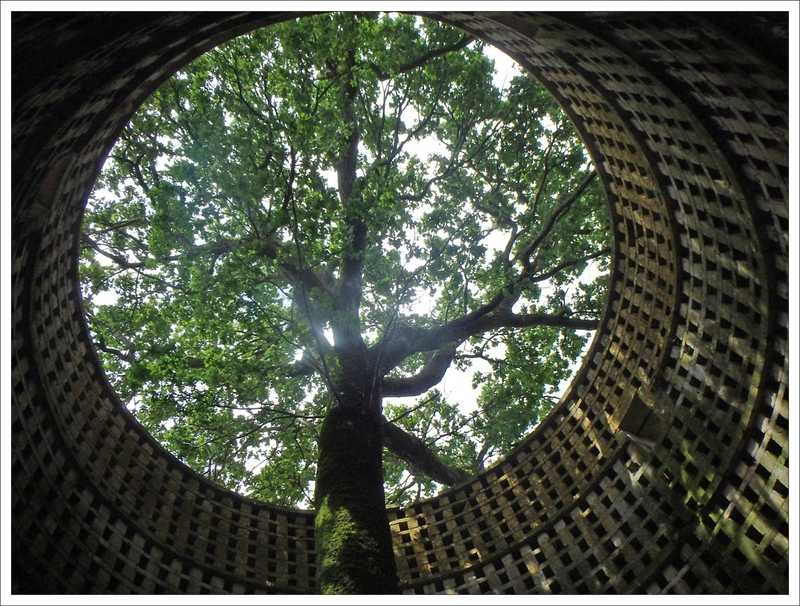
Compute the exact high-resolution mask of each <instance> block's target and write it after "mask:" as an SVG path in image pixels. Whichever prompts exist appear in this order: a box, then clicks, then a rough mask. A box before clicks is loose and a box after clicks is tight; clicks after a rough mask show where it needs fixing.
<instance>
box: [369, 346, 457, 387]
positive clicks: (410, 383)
mask: <svg viewBox="0 0 800 606" xmlns="http://www.w3.org/2000/svg"><path fill="white" fill-rule="evenodd" d="M455 353H456V348H455V347H449V348H447V349H443V350H441V351H439V352H437V353H436V354H434V355H433V357H431V359H430V360H428V362H427V363H426V364H425V366H423V367H422V370H420V371H419V372H418V373H417V374H415V375H413V376H411V377H385V378H384V379H383V386H382V389H381V394H382V395H383V397H384V398H402V397H409V396H418V395H420V394H422V393H425V392H426V391H428V390H429V389H430V388H431V387H433V386H434V385H436V384H438V383H439V381H441V380H442V378H443V377H444V374H445V373H446V372H447V369H448V368H450V363H451V362H452V361H453V359H454V357H455Z"/></svg>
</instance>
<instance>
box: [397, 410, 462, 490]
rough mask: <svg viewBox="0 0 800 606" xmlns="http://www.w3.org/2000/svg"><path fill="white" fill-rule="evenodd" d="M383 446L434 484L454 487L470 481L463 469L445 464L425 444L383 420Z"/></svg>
mask: <svg viewBox="0 0 800 606" xmlns="http://www.w3.org/2000/svg"><path fill="white" fill-rule="evenodd" d="M383 422H384V423H383V444H384V446H386V448H388V449H389V450H390V451H391V452H392V453H393V454H395V455H397V456H398V457H400V458H401V459H402V460H403V461H405V462H406V464H408V468H409V471H410V472H411V473H413V474H414V475H420V474H422V475H425V476H427V477H429V478H430V479H432V480H433V481H434V482H439V483H440V484H444V485H445V486H452V485H454V484H458V483H459V482H463V481H465V480H468V479H469V477H470V474H469V473H468V472H466V471H464V470H463V469H459V468H457V467H452V466H450V465H447V464H446V463H444V462H443V461H442V460H441V459H440V458H439V457H438V456H437V455H436V453H434V452H433V451H432V450H431V449H430V447H428V445H427V444H425V442H423V441H422V440H420V439H419V438H418V437H416V436H413V435H411V434H409V433H406V432H405V431H403V430H402V429H401V428H400V427H398V426H397V425H394V424H393V423H389V422H388V421H387V420H386V417H384V419H383Z"/></svg>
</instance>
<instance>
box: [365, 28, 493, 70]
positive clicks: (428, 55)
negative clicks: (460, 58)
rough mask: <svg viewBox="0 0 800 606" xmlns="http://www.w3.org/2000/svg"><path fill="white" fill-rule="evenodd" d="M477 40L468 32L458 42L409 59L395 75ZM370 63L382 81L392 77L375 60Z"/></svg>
mask: <svg viewBox="0 0 800 606" xmlns="http://www.w3.org/2000/svg"><path fill="white" fill-rule="evenodd" d="M475 40H477V38H475V36H470V35H469V34H467V35H465V36H464V37H463V38H461V40H459V41H458V42H455V43H453V44H448V45H446V46H442V47H440V48H434V49H432V50H429V51H428V52H427V53H424V54H423V55H421V56H419V57H417V58H416V59H414V60H413V61H409V62H408V63H406V64H405V65H401V66H400V67H399V68H398V69H397V70H396V71H395V73H394V75H395V76H398V75H400V74H405V73H408V72H410V71H411V70H413V69H416V68H418V67H422V66H423V65H425V63H427V62H428V61H430V60H431V59H434V58H436V57H441V56H442V55H446V54H447V53H452V52H454V51H458V50H461V49H462V48H466V47H467V46H469V45H470V44H471V43H472V42H474V41H475ZM368 65H369V67H370V69H372V71H373V72H375V75H376V76H377V77H378V80H380V81H381V82H383V81H385V80H388V79H389V78H391V77H392V76H391V75H389V74H387V73H386V72H384V71H383V70H382V69H381V68H380V66H378V65H377V64H376V63H375V62H374V61H370V62H369V63H368Z"/></svg>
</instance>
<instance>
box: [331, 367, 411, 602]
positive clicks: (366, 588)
mask: <svg viewBox="0 0 800 606" xmlns="http://www.w3.org/2000/svg"><path fill="white" fill-rule="evenodd" d="M348 374H351V375H352V374H353V373H352V372H351V373H348ZM356 374H358V373H356ZM349 379H350V380H349V381H348V380H346V381H344V382H343V383H344V385H343V386H342V387H341V388H339V389H335V392H336V393H335V395H334V404H333V406H332V407H331V409H330V410H329V412H328V413H327V415H326V417H325V420H324V422H323V424H322V429H321V432H320V439H319V461H318V468H317V469H318V470H317V483H316V508H317V517H316V530H315V543H316V550H317V575H316V578H317V591H318V592H319V593H323V594H388V593H397V592H398V581H397V570H396V565H395V559H394V552H393V549H392V538H391V533H390V531H389V520H388V517H387V515H386V505H385V497H384V489H383V460H382V457H383V438H382V431H381V423H382V417H381V412H380V393H379V389H376V386H375V384H374V381H371V379H370V378H369V377H357V378H352V377H350V378H349ZM340 385H342V383H340Z"/></svg>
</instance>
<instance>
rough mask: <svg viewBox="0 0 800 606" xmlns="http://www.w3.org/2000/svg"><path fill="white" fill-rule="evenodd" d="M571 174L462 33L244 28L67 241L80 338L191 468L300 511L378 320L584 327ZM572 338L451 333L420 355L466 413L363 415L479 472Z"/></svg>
mask: <svg viewBox="0 0 800 606" xmlns="http://www.w3.org/2000/svg"><path fill="white" fill-rule="evenodd" d="M590 175H591V166H590V163H589V162H588V160H587V158H586V156H585V153H584V152H583V148H582V147H581V145H580V142H579V140H578V137H577V134H576V133H575V131H574V130H573V128H572V126H571V124H570V123H569V121H568V120H567V119H566V117H565V116H564V114H563V113H562V112H561V110H560V109H559V107H558V106H557V104H556V102H555V101H554V100H553V98H552V97H550V96H549V95H548V94H547V93H546V91H545V90H544V89H543V88H542V87H541V85H540V84H538V83H537V82H536V81H535V80H534V79H533V78H531V77H529V76H526V75H520V76H517V77H515V78H514V79H513V80H512V81H511V83H510V85H509V86H508V87H507V88H506V89H499V88H497V87H496V86H495V84H494V83H493V62H492V60H491V59H489V58H488V57H487V56H486V54H485V52H484V47H483V45H482V43H480V42H479V41H476V40H472V39H470V38H468V37H465V34H464V33H463V32H461V31H459V30H455V29H453V28H450V27H448V26H444V25H442V24H439V23H436V22H432V21H427V20H421V19H419V18H417V17H413V16H409V15H385V14H381V15H378V14H367V13H335V14H330V15H316V16H310V17H306V18H303V19H300V20H296V21H290V22H286V23H283V24H280V25H276V26H273V27H270V28H268V29H263V30H256V31H254V32H252V33H250V34H248V35H246V36H240V37H238V38H236V39H234V40H232V41H231V42H229V43H227V44H225V45H222V46H220V47H218V48H217V49H214V50H213V51H211V52H209V53H207V54H206V55H203V56H202V57H200V58H198V59H197V60H196V61H194V62H193V63H191V64H190V65H188V66H186V67H185V68H184V69H182V70H181V71H180V72H179V73H177V74H176V75H175V76H174V77H173V78H171V79H170V80H169V81H167V82H166V83H165V84H164V85H163V86H161V88H160V89H159V90H158V91H157V92H156V93H155V94H154V95H153V96H152V97H151V98H150V99H149V100H148V101H147V102H146V103H145V104H144V105H143V106H142V108H141V109H140V111H139V112H138V113H137V114H136V115H135V116H134V118H133V119H132V120H131V122H130V124H129V125H128V126H127V127H126V128H125V130H124V132H123V134H122V136H121V138H120V140H119V141H118V142H117V144H116V146H115V147H114V149H113V150H112V152H111V155H110V157H109V159H108V161H107V162H106V166H105V167H104V170H103V172H102V174H101V175H100V177H99V179H98V182H97V185H96V188H95V190H94V192H93V193H92V196H91V199H90V203H89V206H88V208H87V214H86V221H85V225H84V255H83V258H82V260H81V272H82V281H83V288H84V296H85V298H86V301H87V306H86V308H87V310H88V320H89V324H90V327H91V330H92V332H93V335H94V339H95V343H96V344H97V346H98V349H99V351H100V354H101V356H102V357H103V361H104V365H105V368H106V372H107V374H108V375H109V378H110V379H111V381H112V383H113V384H114V385H115V386H116V388H117V390H118V392H119V394H120V396H121V397H122V399H123V400H124V401H125V402H127V403H128V406H129V407H130V408H131V409H132V410H133V411H134V412H135V414H136V415H137V418H138V419H139V420H140V421H141V422H142V423H143V424H144V425H145V427H147V428H148V430H149V431H150V432H151V433H152V434H153V435H154V436H155V437H156V438H158V439H159V440H161V441H162V442H163V443H164V444H165V446H166V447H167V448H169V449H170V450H171V451H172V452H174V453H175V454H176V455H177V456H179V457H180V458H181V459H183V460H184V461H186V462H187V464H189V465H190V466H192V467H193V468H195V469H196V470H197V471H199V472H200V473H204V474H206V475H208V476H209V477H210V478H212V479H214V480H215V481H217V482H219V483H221V484H224V485H226V486H229V487H231V488H233V489H236V490H240V491H242V492H245V493H248V494H252V495H253V496H255V497H257V498H262V499H266V500H269V501H272V502H277V503H280V504H284V505H295V504H298V503H302V502H305V503H308V502H309V499H310V496H311V494H310V493H311V491H312V490H313V479H314V476H315V465H316V463H315V461H316V457H317V454H318V453H317V443H316V441H317V437H318V436H317V426H318V423H319V421H320V420H321V419H322V418H323V417H324V415H325V413H326V411H327V406H328V398H327V392H328V391H330V390H332V389H334V385H333V383H334V377H335V373H334V370H335V369H336V368H340V369H341V368H344V369H345V371H346V370H347V368H346V367H347V365H346V364H343V363H342V360H344V358H343V357H342V356H343V355H344V353H347V352H350V351H351V350H352V348H353V347H355V346H357V347H363V348H364V350H365V351H367V353H368V354H369V355H373V354H374V356H373V357H374V359H376V360H379V359H381V358H380V354H381V353H383V352H388V351H390V348H391V347H392V346H394V344H395V342H396V340H397V335H398V332H397V331H398V327H401V326H412V327H414V328H415V329H416V330H428V331H433V330H435V329H436V327H441V326H446V325H447V324H448V323H449V322H452V321H453V320H456V319H458V318H463V317H466V316H469V314H473V313H475V312H477V311H480V310H481V309H483V307H482V306H486V305H488V304H490V303H491V302H492V301H496V300H497V298H498V296H499V294H503V302H504V305H506V306H507V307H508V309H509V313H510V310H511V309H512V308H513V313H514V314H516V315H518V316H520V317H521V316H524V315H526V314H542V315H547V316H554V317H559V318H560V317H564V318H569V317H573V318H582V319H588V320H591V319H597V318H599V315H600V310H601V306H602V301H603V295H604V292H605V285H604V280H605V275H606V274H607V269H608V246H609V236H608V233H607V231H606V229H605V226H606V225H607V223H608V221H607V214H606V213H607V210H606V206H605V203H604V199H603V194H602V192H601V190H600V186H599V184H598V183H597V181H596V180H594V181H592V182H591V183H590V184H589V185H588V187H586V188H585V190H584V191H583V192H582V194H581V195H579V196H577V197H575V199H574V201H572V202H571V203H565V201H567V200H568V199H569V198H570V195H571V194H572V193H573V192H575V191H577V190H578V189H579V187H580V186H581V184H582V183H584V181H585V180H586V179H587V176H590ZM551 219H552V220H551ZM590 266H591V267H592V268H593V269H592V272H591V275H592V278H591V279H589V278H587V275H589V274H587V273H585V270H586V269H587V267H590ZM501 307H502V306H501ZM487 309H488V308H487ZM498 314H499V312H498V311H497V310H496V309H495V308H492V309H491V310H489V313H488V314H487V317H491V318H494V317H500V316H499V315H498ZM430 334H433V333H432V332H431V333H430ZM589 334H590V333H588V332H586V331H576V330H574V329H572V328H569V327H564V326H537V325H534V324H530V326H528V327H526V328H514V329H512V328H508V327H504V326H502V325H501V323H497V322H496V323H495V324H493V325H492V327H491V329H490V330H486V331H477V332H470V333H469V334H467V335H464V336H461V337H458V338H455V337H454V338H451V339H450V341H448V342H446V343H445V342H442V343H440V344H437V346H436V347H437V348H438V347H439V346H440V345H441V346H448V347H449V346H455V347H458V350H457V355H456V357H455V359H454V360H453V364H454V365H455V366H458V367H459V368H464V369H466V368H470V367H472V368H473V370H476V369H477V372H476V374H475V375H474V383H475V387H476V389H478V390H479V392H480V396H479V397H478V400H477V404H476V407H475V408H474V410H464V409H462V408H459V406H457V405H456V403H454V402H451V401H448V399H447V398H445V397H443V395H442V393H441V392H438V391H432V392H430V393H427V394H425V393H424V391H423V392H422V393H421V394H420V398H417V399H413V400H410V399H392V400H390V401H388V402H387V403H386V405H385V407H384V415H385V416H386V417H387V418H388V419H389V420H392V419H395V418H396V419H397V420H396V423H397V425H398V426H400V427H402V428H404V429H405V430H406V431H407V432H408V433H415V434H416V435H418V437H420V438H421V439H422V440H423V442H425V443H426V445H427V446H428V447H429V448H430V449H431V450H432V451H433V452H435V453H436V454H437V455H438V456H439V458H440V459H441V460H443V461H444V462H445V463H447V464H448V465H452V466H455V467H459V468H462V469H466V470H470V471H471V470H474V469H477V468H479V467H480V466H482V465H484V464H486V463H487V462H488V461H490V460H492V458H493V457H496V456H497V455H498V454H501V453H502V452H503V451H505V450H506V449H508V448H509V447H510V446H511V445H512V444H513V443H515V442H516V441H517V440H519V439H520V437H521V436H522V435H524V434H525V433H526V432H527V431H529V430H530V428H531V427H533V426H534V425H535V424H536V423H537V422H538V421H539V420H541V419H542V418H543V417H544V415H546V413H547V412H548V411H549V409H550V408H551V406H552V403H553V400H554V398H555V397H556V396H557V390H556V386H557V385H558V384H559V383H560V382H561V381H563V380H564V379H565V378H566V377H567V376H568V375H569V373H570V372H571V371H570V368H571V365H572V364H574V362H575V361H576V360H577V359H578V358H579V356H580V354H581V351H582V348H583V346H584V345H585V343H586V341H587V338H588V335H589ZM353 335H357V337H354V336H353ZM421 342H422V341H420V343H421ZM354 344H355V345H354ZM434 349H435V348H434ZM348 355H349V354H348ZM430 357H431V349H430V348H428V349H426V348H424V347H422V346H421V345H420V346H419V347H418V348H416V349H411V350H409V351H404V353H403V355H399V356H398V360H396V361H395V362H394V363H393V365H392V368H389V369H386V373H388V374H386V373H384V374H386V376H388V377H393V378H396V379H400V378H403V377H405V378H410V377H413V376H414V375H415V374H416V373H418V372H420V371H421V370H422V369H424V368H426V364H427V363H428V362H429V360H430ZM370 359H373V358H370ZM478 363H480V364H481V365H480V366H474V364H478ZM377 378H378V379H381V378H382V376H381V377H377ZM334 391H335V389H334ZM420 402H422V404H420ZM384 469H385V476H386V479H387V494H388V495H389V497H390V500H393V501H394V502H397V503H401V504H402V503H407V502H408V501H409V499H413V498H417V497H419V496H427V495H430V494H432V493H433V492H435V491H436V490H438V488H439V485H438V484H437V483H436V482H435V481H434V480H432V479H430V478H425V477H422V476H414V475H413V474H409V472H408V465H406V463H405V461H404V459H403V457H402V456H401V455H398V453H387V454H386V457H385V468H384Z"/></svg>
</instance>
